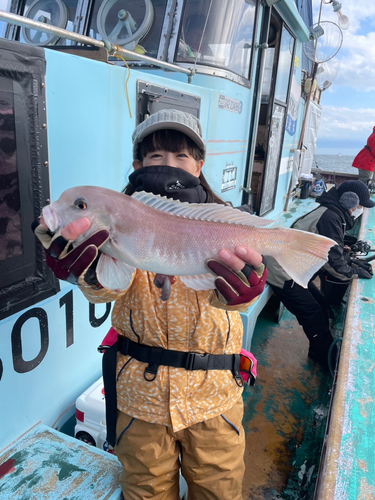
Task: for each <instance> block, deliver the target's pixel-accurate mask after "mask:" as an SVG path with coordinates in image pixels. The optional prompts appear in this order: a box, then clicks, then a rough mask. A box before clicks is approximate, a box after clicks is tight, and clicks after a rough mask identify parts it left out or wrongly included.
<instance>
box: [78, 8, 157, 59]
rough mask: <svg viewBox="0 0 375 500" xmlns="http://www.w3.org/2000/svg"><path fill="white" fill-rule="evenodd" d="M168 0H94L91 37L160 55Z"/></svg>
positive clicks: (147, 53)
mask: <svg viewBox="0 0 375 500" xmlns="http://www.w3.org/2000/svg"><path fill="white" fill-rule="evenodd" d="M166 5H167V0H152V1H151V0H137V1H136V2H134V1H133V0H104V1H103V0H94V2H93V7H92V11H91V16H90V21H89V31H88V33H87V34H88V36H90V37H91V38H95V39H97V40H109V41H110V42H111V43H114V44H116V45H120V46H122V47H124V48H125V49H128V50H135V52H138V53H140V54H146V55H147V56H150V57H157V53H158V48H159V41H160V36H161V30H162V27H163V22H164V15H165V9H166Z"/></svg>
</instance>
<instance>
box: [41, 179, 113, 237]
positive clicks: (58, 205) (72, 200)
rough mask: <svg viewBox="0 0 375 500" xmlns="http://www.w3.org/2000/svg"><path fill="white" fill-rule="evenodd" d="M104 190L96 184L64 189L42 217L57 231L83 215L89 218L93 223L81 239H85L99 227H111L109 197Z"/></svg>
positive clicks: (44, 211) (47, 207)
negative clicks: (107, 197)
mask: <svg viewBox="0 0 375 500" xmlns="http://www.w3.org/2000/svg"><path fill="white" fill-rule="evenodd" d="M102 191H103V190H102V189H101V188H96V187H94V186H80V187H74V188H70V189H67V190H66V191H64V192H63V193H62V194H61V196H60V198H59V199H58V200H56V201H53V202H52V203H50V204H49V205H47V206H45V207H44V208H43V210H42V217H43V219H44V222H45V223H46V225H47V227H48V229H49V230H50V231H52V232H56V231H58V230H60V229H62V228H63V227H65V226H67V225H68V224H70V223H71V222H73V221H75V220H77V219H81V218H82V217H86V218H87V219H89V221H90V223H91V224H90V227H89V229H88V230H87V231H86V232H85V233H83V235H81V236H80V237H79V239H82V240H83V239H85V238H86V237H87V236H88V235H89V234H91V233H93V232H94V231H97V230H98V229H109V226H110V223H109V209H110V207H107V205H108V203H107V199H106V197H105V196H103V193H102ZM77 242H78V239H77Z"/></svg>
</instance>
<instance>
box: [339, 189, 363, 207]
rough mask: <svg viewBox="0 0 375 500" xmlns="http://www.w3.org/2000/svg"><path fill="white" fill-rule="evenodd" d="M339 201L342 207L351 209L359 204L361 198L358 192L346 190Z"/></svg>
mask: <svg viewBox="0 0 375 500" xmlns="http://www.w3.org/2000/svg"><path fill="white" fill-rule="evenodd" d="M339 203H340V205H341V206H342V208H345V209H347V210H349V209H351V208H355V207H357V206H358V205H359V198H358V195H357V194H356V193H353V192H352V191H346V192H345V193H344V194H342V195H341V196H340V199H339Z"/></svg>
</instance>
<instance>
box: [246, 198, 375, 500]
mask: <svg viewBox="0 0 375 500" xmlns="http://www.w3.org/2000/svg"><path fill="white" fill-rule="evenodd" d="M306 202H307V204H306ZM311 202H312V203H311ZM306 206H310V210H311V209H312V208H314V202H313V200H309V201H308V200H303V201H302V200H300V201H298V202H297V205H296V206H295V207H294V206H293V207H291V208H292V209H293V208H296V210H295V212H294V213H295V215H294V216H293V212H291V214H284V215H283V216H282V217H283V218H284V223H285V226H287V225H290V224H291V222H292V221H293V220H294V218H296V217H298V216H299V214H298V213H299V212H301V211H302V212H303V211H305V207H306ZM301 215H302V214H301ZM289 220H290V222H289ZM288 222H289V224H288ZM277 225H282V224H280V221H279V220H278V221H277ZM358 238H359V239H366V240H370V241H371V242H372V246H373V247H375V210H368V209H365V213H364V215H363V216H362V222H361V229H360V232H359V235H358ZM345 299H346V300H347V302H348V308H347V311H346V317H345V314H344V311H343V310H341V311H340V314H339V315H338V317H337V318H336V323H335V324H332V327H333V329H334V336H335V337H336V338H337V337H340V336H343V338H344V340H343V343H342V349H341V356H340V361H339V365H338V373H337V374H336V377H335V380H336V385H334V386H333V387H332V384H333V380H332V377H331V376H330V375H329V373H327V372H324V371H323V370H322V369H321V368H320V367H319V365H317V364H316V363H314V362H312V361H310V360H309V359H308V357H307V349H308V341H307V339H306V337H305V335H304V333H303V330H302V328H301V327H300V326H299V324H298V322H297V321H296V319H295V317H294V316H293V315H292V314H290V313H289V312H288V311H284V313H283V315H282V318H281V321H280V323H279V324H277V323H276V316H277V311H278V303H277V302H275V298H273V299H271V300H270V302H269V303H268V305H267V306H266V308H265V309H264V310H263V312H262V313H261V315H260V316H259V318H258V321H257V324H256V327H255V330H254V335H253V339H252V347H251V350H252V352H253V354H254V355H255V356H256V357H257V359H258V363H259V365H258V379H257V383H256V385H255V386H254V387H253V388H246V390H245V393H244V403H245V417H244V427H245V431H246V453H245V460H246V473H245V480H244V488H243V498H244V500H280V499H283V500H313V499H314V500H375V411H374V401H375V335H374V334H375V327H374V322H375V305H374V304H375V279H372V280H355V281H354V282H353V284H352V287H351V290H350V293H349V294H347V296H346V298H345ZM344 319H345V325H344V327H343V320H344ZM332 392H333V395H332V394H331V393H332ZM331 401H332V402H331ZM330 403H331V411H330V413H329V408H330ZM328 416H329V418H327V417H328ZM315 490H316V491H315Z"/></svg>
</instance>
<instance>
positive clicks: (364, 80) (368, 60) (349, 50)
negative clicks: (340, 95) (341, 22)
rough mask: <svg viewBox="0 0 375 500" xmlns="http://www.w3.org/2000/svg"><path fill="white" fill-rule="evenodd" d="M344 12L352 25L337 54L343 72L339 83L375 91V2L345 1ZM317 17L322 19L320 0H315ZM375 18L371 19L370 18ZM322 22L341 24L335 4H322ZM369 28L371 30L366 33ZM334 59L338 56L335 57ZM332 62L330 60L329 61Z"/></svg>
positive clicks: (339, 76) (345, 32)
mask: <svg viewBox="0 0 375 500" xmlns="http://www.w3.org/2000/svg"><path fill="white" fill-rule="evenodd" d="M341 3H342V12H343V14H345V15H346V16H348V17H349V19H350V28H349V29H348V30H345V31H343V35H344V38H343V45H342V47H341V49H340V51H339V53H338V54H337V56H335V59H336V60H337V61H340V72H339V74H338V76H337V78H336V79H335V85H338V86H347V87H352V88H354V89H356V90H361V91H365V92H369V91H373V90H375V65H374V64H373V61H375V23H374V22H373V20H374V19H375V2H374V1H369V0H342V2H341ZM313 6H314V20H315V21H317V20H318V15H319V6H320V0H313ZM369 20H371V21H369ZM321 21H332V22H335V23H337V22H338V18H337V14H335V13H334V12H333V8H332V5H329V4H328V5H325V4H323V6H322V14H321ZM366 31H368V32H367V33H366ZM332 61H334V59H332ZM328 64H329V62H328Z"/></svg>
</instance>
